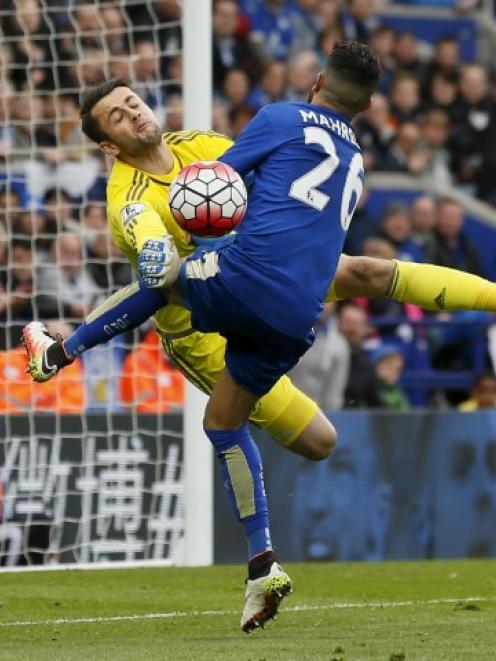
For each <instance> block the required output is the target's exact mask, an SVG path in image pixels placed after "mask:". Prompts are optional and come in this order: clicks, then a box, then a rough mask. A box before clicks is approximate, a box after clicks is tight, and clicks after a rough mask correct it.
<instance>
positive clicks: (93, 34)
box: [73, 2, 105, 56]
mask: <svg viewBox="0 0 496 661" xmlns="http://www.w3.org/2000/svg"><path fill="white" fill-rule="evenodd" d="M73 24H74V28H75V32H76V35H77V38H76V47H77V50H76V51H75V55H76V56H77V54H78V52H79V50H80V49H82V48H83V49H91V50H94V49H101V48H104V34H105V23H104V21H103V17H102V13H101V9H100V8H99V7H98V6H97V5H95V4H94V3H93V2H82V3H80V4H77V5H76V7H75V10H74V18H73Z"/></svg>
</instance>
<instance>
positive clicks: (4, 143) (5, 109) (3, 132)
mask: <svg viewBox="0 0 496 661" xmlns="http://www.w3.org/2000/svg"><path fill="white" fill-rule="evenodd" d="M2 67H3V64H2V61H1V59H0V70H1V69H2ZM12 96H13V88H12V85H11V83H10V81H9V80H7V79H6V78H5V77H2V78H0V163H2V162H3V161H4V159H6V158H7V157H8V156H10V154H11V153H12V148H13V146H14V127H13V126H12V123H11V117H10V105H11V99H12Z"/></svg>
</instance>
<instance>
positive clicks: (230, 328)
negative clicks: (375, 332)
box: [180, 248, 315, 396]
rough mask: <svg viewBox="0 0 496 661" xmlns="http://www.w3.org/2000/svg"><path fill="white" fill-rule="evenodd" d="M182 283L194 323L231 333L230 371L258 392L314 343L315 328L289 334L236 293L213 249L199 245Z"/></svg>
mask: <svg viewBox="0 0 496 661" xmlns="http://www.w3.org/2000/svg"><path fill="white" fill-rule="evenodd" d="M180 283H181V289H182V290H183V293H184V294H186V298H187V299H188V300H187V304H188V307H189V308H190V309H191V320H192V324H193V327H194V328H195V329H196V330H199V331H201V332H203V333H220V334H221V335H223V336H224V337H225V338H226V341H227V344H226V354H225V361H226V367H227V369H228V371H229V374H230V375H231V377H232V378H233V380H234V382H235V383H237V384H238V385H239V386H241V387H242V388H244V389H245V390H247V391H248V392H250V393H252V394H253V395H258V396H262V395H265V393H267V392H269V390H270V389H271V388H272V387H273V386H274V385H275V384H276V383H277V381H278V380H279V379H280V378H281V376H283V375H284V374H286V373H287V372H289V370H290V369H291V368H292V367H294V366H295V365H296V363H297V362H298V360H299V359H300V358H301V356H302V355H303V354H304V353H305V352H306V351H307V350H308V349H309V348H310V347H311V346H312V344H313V341H314V338H315V333H314V332H313V330H312V331H311V332H309V333H308V336H307V337H305V338H303V339H301V338H295V337H290V336H288V335H284V334H283V333H280V332H279V331H277V330H275V329H274V328H272V327H271V326H269V325H268V324H266V323H265V322H264V321H263V320H262V319H260V317H258V316H257V315H256V314H255V313H253V312H252V311H251V310H250V309H249V308H248V306H246V305H245V304H244V303H243V302H242V301H240V300H239V299H237V298H236V297H235V296H233V295H232V294H231V292H230V291H229V290H228V289H227V287H226V286H225V284H224V283H223V280H222V277H221V275H220V269H219V266H218V262H217V253H216V252H215V251H214V250H212V249H211V248H210V249H209V248H199V249H198V250H197V251H196V252H195V253H194V254H193V255H191V257H189V258H188V260H187V261H186V262H185V263H184V264H183V267H182V269H181V275H180Z"/></svg>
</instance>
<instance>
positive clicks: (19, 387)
mask: <svg viewBox="0 0 496 661" xmlns="http://www.w3.org/2000/svg"><path fill="white" fill-rule="evenodd" d="M71 330H72V329H71V328H70V327H67V324H61V322H56V323H53V322H52V323H51V324H48V331H49V332H50V333H52V334H53V335H55V334H57V333H64V334H65V335H66V336H67V335H69V334H70V333H71ZM20 337H21V335H20V333H19V335H18V340H19V338H20ZM82 384H83V373H82V365H81V361H80V360H79V359H76V360H75V361H74V362H73V363H72V364H71V365H69V366H68V367H67V370H64V374H61V375H60V378H58V379H53V380H52V381H51V382H50V383H35V382H34V381H33V379H32V378H31V375H30V374H28V373H26V352H25V350H24V347H22V346H17V343H16V346H15V348H13V349H10V350H8V351H0V412H1V413H2V414H3V415H5V414H7V413H27V412H29V411H33V410H36V411H57V412H58V413H69V414H74V413H81V412H82V411H83V410H84V389H83V385H82Z"/></svg>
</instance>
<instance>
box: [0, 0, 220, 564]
mask: <svg viewBox="0 0 496 661" xmlns="http://www.w3.org/2000/svg"><path fill="white" fill-rule="evenodd" d="M0 4H1V6H0V565H1V566H3V567H13V566H18V565H30V564H37V565H47V564H56V563H98V562H100V563H101V562H104V561H105V562H112V561H133V562H137V561H154V562H162V563H177V562H184V559H185V551H184V539H185V537H187V535H186V536H185V535H184V526H185V518H184V509H185V506H184V491H185V489H184V486H185V485H184V474H183V473H184V471H183V466H184V464H183V454H184V443H183V415H182V412H183V409H184V406H185V402H186V407H187V408H192V405H191V402H190V399H189V398H190V397H191V394H190V390H189V387H188V388H187V387H186V385H185V382H184V380H183V377H182V375H181V374H179V372H177V371H176V370H175V368H174V367H173V366H172V365H171V364H170V363H169V362H168V361H167V359H166V357H165V356H164V354H163V352H162V351H161V347H160V346H159V343H158V339H157V336H156V335H155V334H154V333H153V327H152V325H151V323H150V324H147V325H145V326H144V327H142V328H140V329H138V330H137V331H135V332H134V333H132V334H127V335H123V336H120V337H119V338H116V339H114V340H113V341H112V342H110V343H109V344H108V345H105V346H104V347H97V348H95V349H93V350H91V351H89V352H88V353H86V354H85V355H84V356H83V358H82V360H79V359H78V360H77V361H76V362H75V363H74V364H73V365H71V366H70V367H69V368H67V369H66V370H65V371H64V372H62V373H61V374H60V375H58V377H57V378H56V379H54V380H52V381H50V382H49V383H46V384H32V383H31V380H30V377H29V375H27V374H26V373H25V371H24V370H25V357H24V352H23V349H22V347H21V345H20V337H21V331H22V327H23V325H24V324H25V323H27V322H28V321H30V320H32V319H40V320H43V321H45V322H47V325H48V327H49V330H50V331H51V332H52V333H61V334H62V335H64V336H67V334H69V333H70V332H71V330H72V329H74V328H75V327H76V326H77V325H78V324H79V323H80V322H81V320H82V319H83V318H84V317H85V316H86V315H87V314H88V312H89V311H90V310H91V309H92V308H93V307H94V306H95V305H96V304H98V302H100V301H101V300H102V299H103V298H104V297H106V296H107V295H109V294H110V293H112V292H113V291H115V290H116V289H119V288H120V287H121V286H123V285H125V284H127V283H128V282H129V281H130V280H131V278H132V273H131V270H130V268H129V266H128V265H127V263H126V262H125V261H124V260H123V258H122V257H121V256H120V254H119V253H118V251H117V250H116V249H115V248H114V246H113V245H112V242H111V240H110V237H109V234H108V231H107V228H106V214H105V184H106V178H107V175H108V172H109V167H110V165H111V164H110V163H109V162H108V161H106V160H105V159H104V158H103V155H102V153H101V152H99V150H98V149H95V148H94V146H93V145H91V144H89V143H88V141H86V140H84V139H83V136H82V134H81V130H80V125H79V117H78V104H79V95H80V92H81V90H83V89H84V88H86V87H88V86H91V85H93V84H95V83H97V82H99V81H101V80H102V79H104V78H107V77H110V76H119V77H124V78H127V79H129V80H131V81H132V83H133V86H134V87H135V89H136V90H137V91H138V92H139V93H140V95H141V96H142V97H143V98H144V100H145V101H146V102H147V103H148V104H149V105H150V106H151V107H152V108H153V109H154V111H155V112H156V114H157V116H158V118H159V120H160V122H161V123H162V124H163V126H164V130H168V131H175V130H179V129H181V128H182V127H183V101H184V98H183V93H184V87H187V81H186V80H185V82H184V85H183V79H186V78H187V76H188V73H187V72H188V66H187V65H186V66H185V67H184V69H185V75H184V77H183V62H182V60H183V46H182V44H183V42H184V41H187V40H188V39H189V41H190V43H191V37H189V36H188V35H187V33H188V30H190V28H189V27H188V28H186V26H183V18H182V14H186V13H187V12H188V11H189V12H190V15H191V13H192V12H193V10H194V8H193V4H196V3H194V0H185V2H183V3H181V4H182V5H183V7H181V6H180V4H179V3H178V2H176V0H160V1H157V0H139V1H138V0H118V1H117V0H114V1H104V0H101V1H98V0H96V1H91V2H89V1H88V2H75V1H74V0H72V1H70V2H61V0H7V1H6V2H2V3H0ZM203 4H204V5H205V6H204V7H203V8H202V9H201V10H200V9H199V8H198V6H197V9H198V12H197V13H199V14H203V20H205V19H204V10H205V8H207V9H208V11H209V12H210V3H209V2H208V1H207V2H205V3H200V5H203ZM204 25H206V26H207V28H208V25H209V20H207V21H206V23H204ZM183 27H184V29H183ZM202 38H203V39H205V38H206V39H209V38H210V35H209V29H207V35H206V36H205V35H204V36H203V37H202ZM200 41H201V39H200ZM207 45H208V42H207ZM208 51H209V48H207V52H208ZM188 57H189V58H190V59H191V57H195V58H196V53H191V54H189V55H187V54H185V59H186V60H188ZM196 59H197V61H198V58H196ZM204 61H205V63H206V64H205V66H206V67H207V68H208V67H209V66H210V64H209V57H206V58H204ZM201 67H202V65H201V64H197V68H199V69H200V74H201ZM190 69H191V67H190ZM195 75H196V74H195ZM208 78H209V76H208V75H207V76H206V80H207V81H208ZM208 98H209V97H208V96H207V99H208ZM189 112H190V114H191V111H189ZM208 112H209V111H208ZM187 114H188V113H186V115H187ZM208 116H209V114H207V117H206V119H205V121H206V122H208ZM186 119H187V117H186ZM192 119H193V120H194V119H196V118H195V117H194V116H193V117H192ZM203 123H205V122H203ZM200 124H201V118H199V119H198V125H196V126H195V127H196V128H208V127H206V126H200ZM191 125H193V124H191ZM186 392H187V395H185V393H186ZM193 420H194V418H193V417H192V418H191V421H193ZM190 427H191V425H190ZM207 466H208V464H207ZM186 472H187V471H186ZM207 479H208V478H207ZM193 497H194V495H193ZM207 502H208V501H207Z"/></svg>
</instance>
